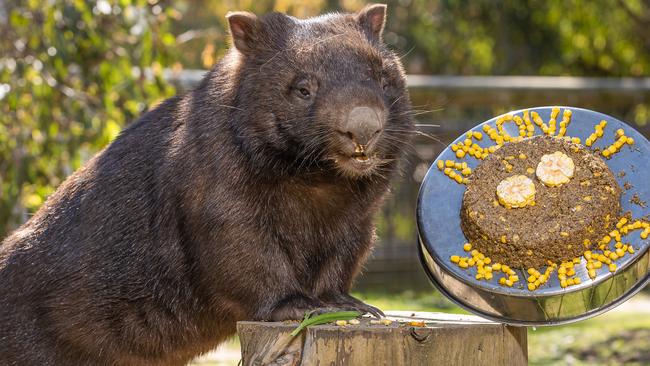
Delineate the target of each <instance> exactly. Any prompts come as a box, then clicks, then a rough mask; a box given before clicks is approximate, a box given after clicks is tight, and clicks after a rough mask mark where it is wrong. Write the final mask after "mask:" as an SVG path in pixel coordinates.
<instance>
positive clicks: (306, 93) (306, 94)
mask: <svg viewBox="0 0 650 366" xmlns="http://www.w3.org/2000/svg"><path fill="white" fill-rule="evenodd" d="M298 92H299V93H300V95H301V96H303V97H305V98H307V97H309V95H310V94H309V90H307V88H298Z"/></svg>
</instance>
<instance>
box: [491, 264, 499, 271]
mask: <svg viewBox="0 0 650 366" xmlns="http://www.w3.org/2000/svg"><path fill="white" fill-rule="evenodd" d="M492 270H494V271H500V270H501V263H494V264H493V265H492Z"/></svg>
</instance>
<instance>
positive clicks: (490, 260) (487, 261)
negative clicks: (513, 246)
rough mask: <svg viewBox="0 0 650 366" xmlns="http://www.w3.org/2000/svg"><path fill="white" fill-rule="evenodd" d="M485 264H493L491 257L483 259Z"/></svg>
mask: <svg viewBox="0 0 650 366" xmlns="http://www.w3.org/2000/svg"><path fill="white" fill-rule="evenodd" d="M483 263H485V264H490V263H492V259H490V257H485V259H483Z"/></svg>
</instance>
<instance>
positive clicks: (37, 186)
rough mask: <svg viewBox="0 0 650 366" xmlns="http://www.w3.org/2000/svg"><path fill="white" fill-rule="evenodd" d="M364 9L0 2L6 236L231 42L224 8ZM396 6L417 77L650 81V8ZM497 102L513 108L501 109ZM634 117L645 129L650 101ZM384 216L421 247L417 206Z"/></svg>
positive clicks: (400, 38)
mask: <svg viewBox="0 0 650 366" xmlns="http://www.w3.org/2000/svg"><path fill="white" fill-rule="evenodd" d="M364 4H365V3H364V2H362V1H357V0H340V1H334V0H315V1H310V2H304V1H298V0H275V1H273V0H225V1H221V0H167V1H159V0H0V31H1V32H2V34H3V36H2V38H1V39H0V237H4V236H5V235H6V234H7V232H8V231H10V230H12V229H14V228H16V227H17V226H18V225H19V224H20V223H22V222H24V221H25V220H26V219H27V218H28V217H29V214H30V213H33V212H34V211H35V210H36V209H37V208H38V207H39V206H40V205H41V204H42V202H43V201H44V199H45V198H46V197H47V195H48V194H50V193H51V192H52V191H53V190H54V189H55V188H56V187H57V186H58V185H59V183H60V182H61V181H62V180H63V179H64V178H65V177H66V176H67V175H69V174H70V173H71V172H72V171H74V170H75V169H77V168H78V167H79V166H80V165H82V164H83V162H84V161H86V160H87V159H88V158H89V157H90V156H92V155H93V154H94V153H96V152H97V151H98V150H100V149H102V148H103V147H104V146H106V144H107V143H108V142H109V141H110V140H111V139H112V138H114V137H115V135H116V134H117V133H118V131H119V130H120V129H121V128H122V127H123V126H124V125H125V124H127V123H129V122H130V121H133V120H134V119H136V118H137V117H138V116H139V115H141V114H142V113H143V112H145V111H146V110H147V109H149V108H150V107H151V106H152V105H155V104H156V103H157V102H159V101H160V100H162V99H163V98H165V97H168V96H170V95H172V94H173V93H175V88H174V87H173V86H172V85H170V84H169V83H168V82H167V81H166V80H165V78H164V77H163V70H165V69H171V70H180V69H182V68H186V69H194V68H202V69H204V68H209V67H210V66H212V65H213V64H214V63H215V62H216V61H217V60H218V59H219V58H220V57H221V56H222V55H223V53H224V52H225V51H226V49H227V47H228V42H227V31H226V29H227V23H226V21H225V14H226V13H227V12H228V11H229V10H249V11H253V12H256V13H264V12H268V11H273V10H275V11H281V12H286V13H289V14H291V15H294V16H297V17H307V16H312V15H316V14H320V13H322V12H325V11H356V10H358V9H360V8H361V7H363V5H364ZM388 5H389V7H388V9H389V16H388V23H387V28H386V33H385V40H386V42H387V43H388V44H389V45H390V47H391V48H393V49H394V50H395V51H396V52H397V53H398V54H400V55H402V59H403V60H404V64H405V66H406V69H407V71H408V72H409V73H422V74H445V75H573V76H611V77H620V76H633V77H637V76H647V75H648V74H650V1H649V0H601V1H588V0H548V1H543V0H499V1H493V0H434V1H429V0H391V1H388ZM443 108H445V106H443ZM499 108H504V106H495V107H494V108H493V111H496V110H498V109H499ZM601 110H602V109H601ZM448 111H449V113H451V107H450V109H449V110H448ZM604 111H605V112H606V111H607V109H606V108H605V109H604ZM438 114H439V115H440V114H445V111H444V110H443V111H442V112H439V113H438ZM489 116H490V115H489V114H488V115H483V117H484V118H483V119H487V118H488V117H489ZM625 117H627V118H628V120H632V121H635V122H636V123H637V124H638V125H645V124H646V123H647V121H648V119H649V118H650V108H649V107H648V103H647V101H646V100H641V101H639V102H638V103H636V104H635V106H634V108H632V109H631V110H630V111H629V113H627V114H626V115H625ZM474 122H475V123H476V122H480V120H476V121H474ZM434 133H435V131H434ZM415 189H417V187H416V188H415ZM387 210H389V211H390V210H396V211H393V213H394V215H393V216H391V221H392V222H393V224H392V225H393V228H392V229H390V230H391V231H393V233H392V234H391V235H397V236H399V237H401V238H402V239H404V240H406V239H407V238H409V240H414V238H415V237H414V235H413V223H412V217H411V216H412V212H413V207H412V205H411V206H409V207H400V208H397V207H392V206H391V205H390V204H389V205H388V206H387ZM398 211H399V214H398ZM381 222H382V219H381V218H380V223H381ZM400 223H403V224H400ZM385 230H388V229H385Z"/></svg>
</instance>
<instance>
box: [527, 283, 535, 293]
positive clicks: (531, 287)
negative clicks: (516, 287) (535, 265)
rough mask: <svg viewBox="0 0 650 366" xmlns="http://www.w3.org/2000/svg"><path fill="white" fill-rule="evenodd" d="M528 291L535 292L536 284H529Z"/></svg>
mask: <svg viewBox="0 0 650 366" xmlns="http://www.w3.org/2000/svg"><path fill="white" fill-rule="evenodd" d="M528 290H529V291H535V284H533V283H529V284H528Z"/></svg>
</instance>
